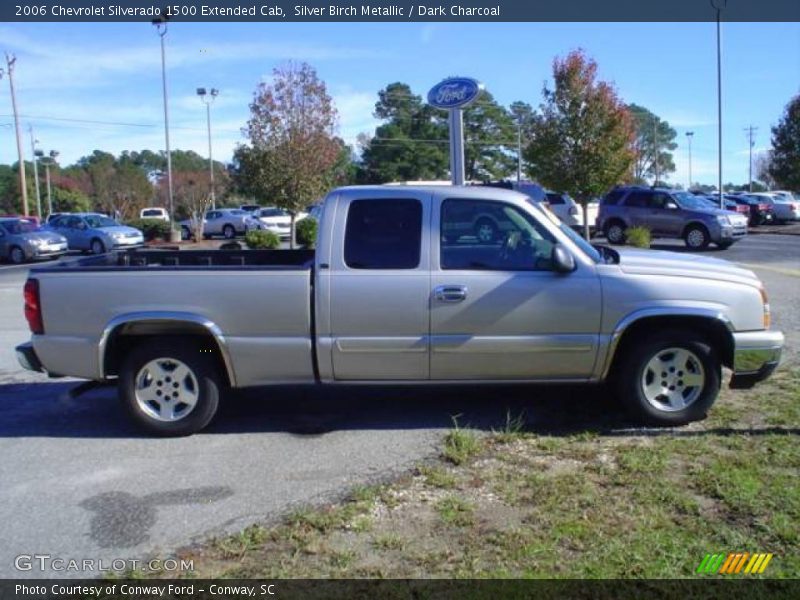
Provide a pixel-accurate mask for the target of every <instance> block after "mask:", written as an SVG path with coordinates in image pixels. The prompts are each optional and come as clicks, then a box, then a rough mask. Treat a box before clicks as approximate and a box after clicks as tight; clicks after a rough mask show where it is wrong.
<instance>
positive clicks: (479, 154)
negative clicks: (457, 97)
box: [464, 90, 517, 180]
mask: <svg viewBox="0 0 800 600" xmlns="http://www.w3.org/2000/svg"><path fill="white" fill-rule="evenodd" d="M516 139H517V127H516V125H515V123H514V120H513V117H512V115H511V113H510V112H509V111H507V110H506V109H505V108H503V107H502V106H500V105H499V104H498V103H497V101H495V99H494V97H493V96H492V95H491V94H490V93H489V92H488V91H486V90H484V91H483V93H482V94H481V95H480V96H479V97H478V99H477V100H476V101H475V102H474V103H473V104H471V105H469V106H468V107H467V108H465V109H464V175H465V178H466V179H467V180H471V179H478V180H486V179H499V178H502V177H505V176H506V175H508V173H509V172H511V171H512V170H513V169H514V168H515V165H516V161H515V160H514V156H513V155H512V154H509V151H508V150H509V146H511V147H513V148H515V149H516ZM512 145H513V146H512Z"/></svg>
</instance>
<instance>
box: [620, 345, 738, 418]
mask: <svg viewBox="0 0 800 600" xmlns="http://www.w3.org/2000/svg"><path fill="white" fill-rule="evenodd" d="M721 377H722V374H721V367H720V360H719V357H718V356H717V353H716V352H715V351H714V349H713V348H712V347H710V346H709V345H708V341H707V340H706V339H705V338H703V337H702V336H700V335H698V334H696V333H692V332H691V331H688V330H677V331H672V332H663V333H658V334H656V335H652V336H648V337H645V338H639V340H638V341H637V343H636V344H635V345H633V346H629V347H628V348H627V350H626V352H625V353H624V354H623V355H622V356H621V357H620V363H619V365H618V369H617V370H616V372H615V377H614V385H615V387H616V391H617V394H618V396H619V399H620V400H621V401H622V403H623V404H624V406H625V407H626V408H627V410H628V411H629V412H630V413H631V414H632V415H633V416H634V417H635V418H637V419H638V420H641V421H643V422H644V423H647V424H650V425H664V426H670V425H684V424H686V423H691V422H692V421H698V420H700V419H703V418H705V416H706V413H707V412H708V409H710V408H711V406H712V405H713V404H714V402H715V400H716V399H717V395H718V394H719V389H720V381H721ZM690 381H691V382H694V383H696V385H689V382H690ZM664 384H666V385H664Z"/></svg>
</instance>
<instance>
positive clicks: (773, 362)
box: [730, 330, 783, 389]
mask: <svg viewBox="0 0 800 600" xmlns="http://www.w3.org/2000/svg"><path fill="white" fill-rule="evenodd" d="M733 342H734V351H733V377H732V378H731V384H730V385H731V388H733V389H745V388H751V387H753V386H754V385H755V384H756V383H758V382H759V381H763V380H764V379H766V378H767V377H769V376H770V375H772V372H773V371H774V370H775V368H776V367H777V366H778V363H779V362H780V360H781V351H782V350H783V334H782V333H781V332H780V331H768V330H764V331H743V332H738V333H734V334H733Z"/></svg>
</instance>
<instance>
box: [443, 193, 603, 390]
mask: <svg viewBox="0 0 800 600" xmlns="http://www.w3.org/2000/svg"><path fill="white" fill-rule="evenodd" d="M435 204H439V206H434V216H433V226H434V230H439V231H453V230H457V229H458V223H453V222H451V221H453V220H454V219H456V220H459V221H460V220H464V219H465V218H468V215H469V213H475V214H479V213H482V212H485V211H487V210H493V209H498V208H499V212H500V213H501V215H502V216H501V217H499V218H501V219H502V221H503V223H502V227H501V230H502V231H503V235H502V236H501V238H500V239H497V240H496V241H495V242H494V243H491V244H486V243H480V242H479V241H478V240H477V239H476V238H475V236H474V235H461V236H459V237H458V238H454V237H453V236H452V235H448V236H446V237H445V236H440V239H438V240H436V244H435V245H434V247H433V248H432V252H431V259H432V265H431V267H432V271H431V379H438V380H448V379H453V380H463V379H478V380H514V379H547V380H558V379H582V378H587V377H589V376H590V375H591V373H592V370H593V367H594V361H595V356H596V353H597V343H598V333H599V331H600V317H601V292H600V282H599V279H598V276H597V274H596V272H595V269H594V268H593V267H592V266H590V265H587V264H584V263H583V262H581V261H577V262H578V265H577V268H576V270H575V271H573V272H572V273H569V274H559V273H556V272H554V271H553V270H552V263H551V258H550V257H551V252H552V249H553V246H554V244H555V238H554V237H553V236H552V234H551V233H550V232H549V231H547V229H546V228H544V227H543V226H542V225H541V224H540V223H538V222H537V220H536V218H535V217H533V216H532V215H531V214H529V213H528V212H527V211H525V210H523V209H521V208H520V207H518V206H516V205H513V204H505V203H498V202H497V201H491V202H488V201H482V200H475V199H472V198H470V199H466V198H450V199H445V200H442V201H439V202H436V203H435ZM496 213H497V211H496V210H495V214H496ZM465 215H466V216H465ZM434 238H436V236H434Z"/></svg>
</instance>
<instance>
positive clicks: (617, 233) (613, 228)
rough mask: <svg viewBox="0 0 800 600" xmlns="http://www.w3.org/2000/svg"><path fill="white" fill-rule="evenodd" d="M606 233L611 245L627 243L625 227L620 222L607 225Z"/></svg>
mask: <svg viewBox="0 0 800 600" xmlns="http://www.w3.org/2000/svg"><path fill="white" fill-rule="evenodd" d="M604 233H605V234H606V239H607V240H608V241H609V243H611V244H624V243H625V225H623V224H622V223H620V222H619V221H611V222H610V223H609V224H608V225H606V227H605V230H604Z"/></svg>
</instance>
